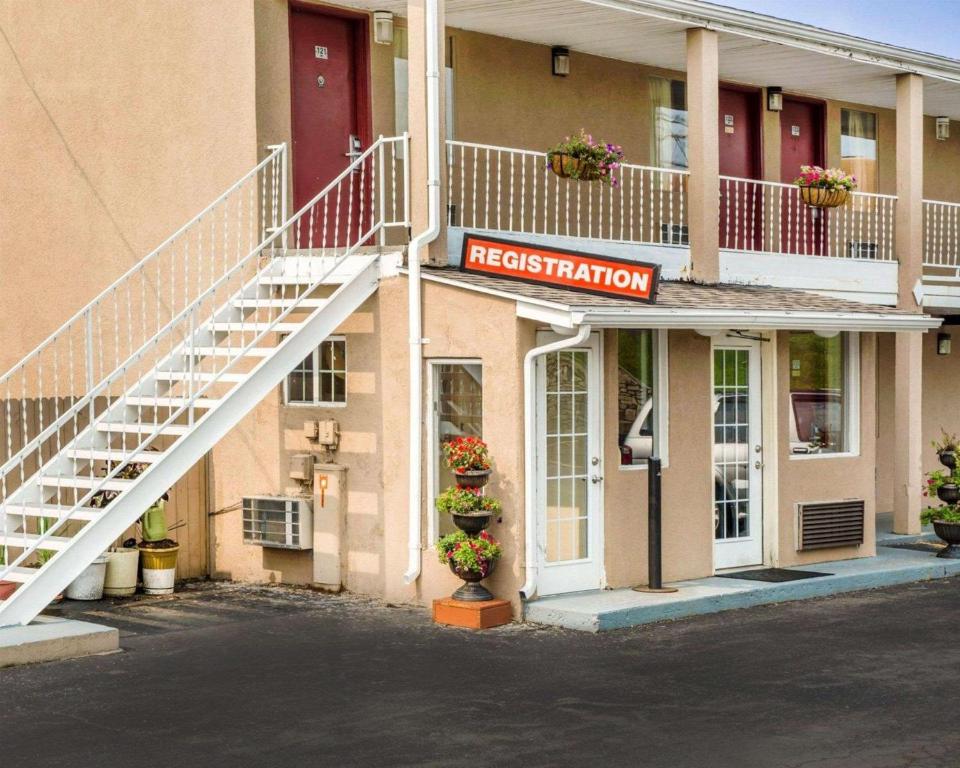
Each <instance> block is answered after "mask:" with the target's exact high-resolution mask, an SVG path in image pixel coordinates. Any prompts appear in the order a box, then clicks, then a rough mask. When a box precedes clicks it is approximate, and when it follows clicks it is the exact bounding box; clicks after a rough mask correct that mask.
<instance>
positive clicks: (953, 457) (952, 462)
mask: <svg viewBox="0 0 960 768" xmlns="http://www.w3.org/2000/svg"><path fill="white" fill-rule="evenodd" d="M937 458H939V459H940V463H941V464H943V466H945V467H946V468H947V469H949V470H951V471H952V470H954V469H956V468H957V452H956V451H940V453H938V454H937Z"/></svg>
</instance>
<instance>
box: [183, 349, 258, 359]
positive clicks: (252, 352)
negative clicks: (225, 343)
mask: <svg viewBox="0 0 960 768" xmlns="http://www.w3.org/2000/svg"><path fill="white" fill-rule="evenodd" d="M190 351H192V352H193V356H194V357H269V356H270V355H272V354H273V353H274V352H275V351H276V347H254V348H253V349H248V350H246V351H245V352H243V353H242V354H241V353H240V352H239V351H238V350H237V349H230V347H194V348H193V349H192V350H190ZM184 357H190V354H189V352H188V353H186V354H184Z"/></svg>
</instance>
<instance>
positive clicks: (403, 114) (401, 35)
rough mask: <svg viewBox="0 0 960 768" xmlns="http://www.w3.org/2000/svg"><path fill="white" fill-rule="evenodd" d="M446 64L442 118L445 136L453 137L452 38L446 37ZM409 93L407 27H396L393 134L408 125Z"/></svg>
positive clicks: (394, 39) (406, 127) (406, 128)
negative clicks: (444, 125) (444, 121)
mask: <svg viewBox="0 0 960 768" xmlns="http://www.w3.org/2000/svg"><path fill="white" fill-rule="evenodd" d="M444 55H445V59H446V62H445V63H446V66H445V67H444V81H443V82H444V87H445V89H446V90H445V91H444V100H445V107H446V109H445V110H444V118H445V120H446V125H447V130H446V137H447V140H448V141H450V140H452V139H453V118H454V113H453V96H454V91H453V38H452V37H449V38H447V45H446V50H445V54H444ZM409 93H410V80H409V75H408V65H407V29H406V27H396V28H395V29H394V34H393V120H394V134H395V135H397V136H399V135H400V134H401V133H403V132H404V131H407V130H408V129H409V127H410V118H409V115H408V114H407V113H408V104H407V99H408V98H409Z"/></svg>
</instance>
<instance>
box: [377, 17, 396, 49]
mask: <svg viewBox="0 0 960 768" xmlns="http://www.w3.org/2000/svg"><path fill="white" fill-rule="evenodd" d="M373 42H375V43H380V45H393V14H392V13H390V11H374V12H373Z"/></svg>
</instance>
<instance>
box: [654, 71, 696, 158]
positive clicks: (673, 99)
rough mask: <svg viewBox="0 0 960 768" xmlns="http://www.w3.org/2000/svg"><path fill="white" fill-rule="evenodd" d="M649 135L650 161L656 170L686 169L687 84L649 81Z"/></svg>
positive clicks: (662, 79)
mask: <svg viewBox="0 0 960 768" xmlns="http://www.w3.org/2000/svg"><path fill="white" fill-rule="evenodd" d="M650 105H651V110H652V115H651V117H652V120H651V122H652V124H653V132H652V134H651V142H652V146H651V148H650V157H651V159H652V164H653V165H655V166H657V167H658V168H677V169H681V170H684V169H686V168H687V84H686V83H685V82H683V80H668V79H667V78H664V77H651V78H650Z"/></svg>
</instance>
